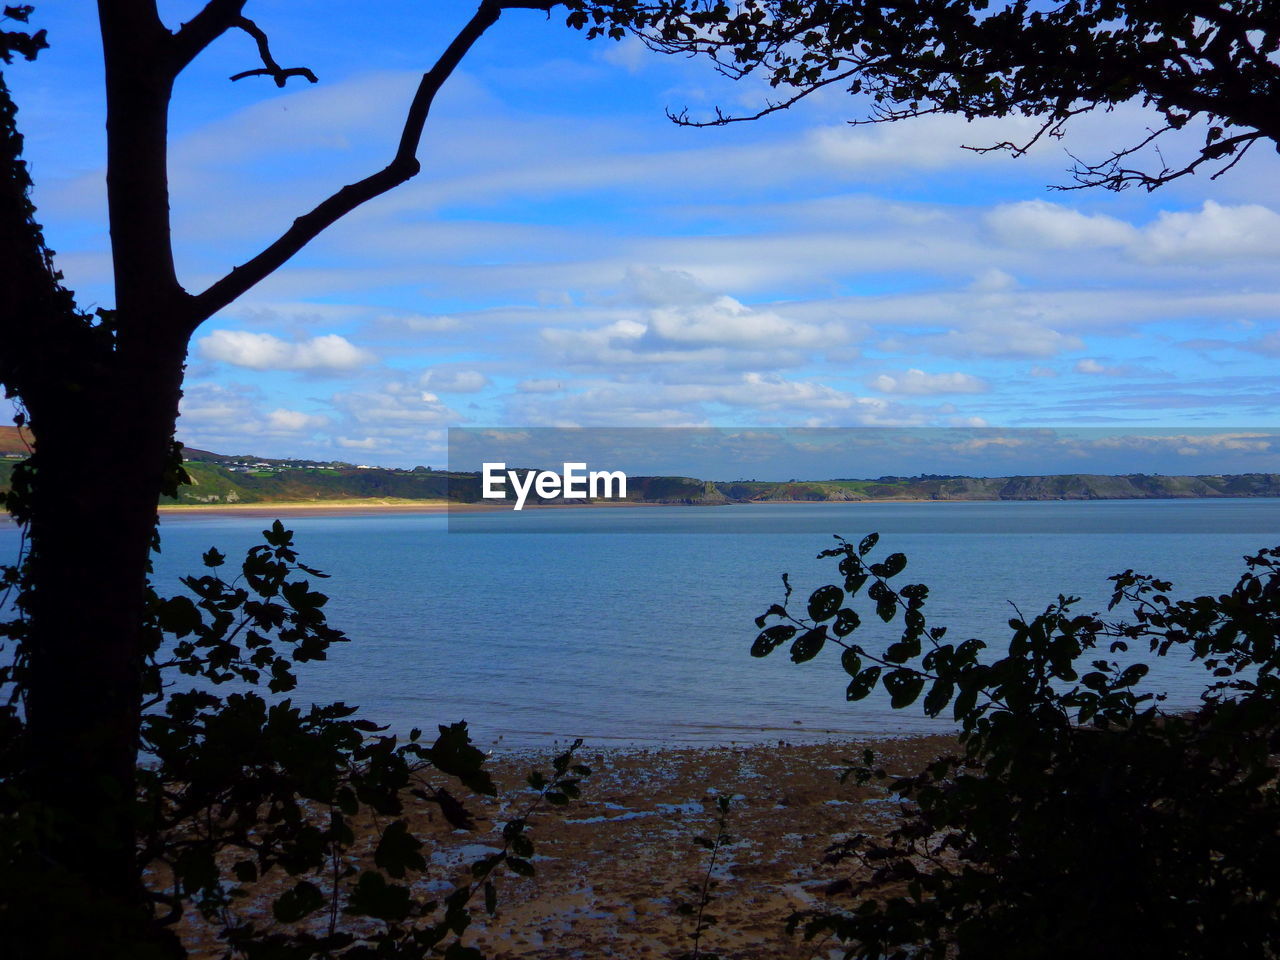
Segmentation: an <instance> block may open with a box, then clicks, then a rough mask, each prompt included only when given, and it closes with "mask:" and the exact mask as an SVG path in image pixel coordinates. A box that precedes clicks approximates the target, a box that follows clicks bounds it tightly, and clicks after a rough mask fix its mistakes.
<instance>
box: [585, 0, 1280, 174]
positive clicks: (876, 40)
mask: <svg viewBox="0 0 1280 960" xmlns="http://www.w3.org/2000/svg"><path fill="white" fill-rule="evenodd" d="M583 18H584V22H585V20H586V15H585V14H583ZM595 19H596V21H597V22H596V23H595V24H594V25H593V26H592V27H591V28H590V33H591V34H593V35H600V34H602V33H607V34H611V35H616V34H617V33H619V32H628V31H629V32H631V33H633V34H635V35H636V36H638V37H639V38H640V39H641V40H643V41H644V42H645V43H646V44H647V45H649V46H650V47H651V48H653V49H655V50H662V51H665V52H668V53H685V54H693V55H701V56H705V57H708V58H710V60H711V62H712V63H713V64H714V65H715V67H716V69H718V70H719V71H720V72H721V73H723V74H725V75H727V76H729V77H733V78H738V79H741V78H745V77H748V76H758V77H761V78H763V79H764V80H765V81H766V82H767V83H768V84H769V86H770V87H771V88H773V89H774V90H777V91H778V92H779V96H778V97H777V98H776V99H771V100H767V101H766V102H765V103H764V104H763V105H762V106H761V107H760V108H759V109H757V110H755V111H751V112H748V113H745V114H742V115H730V114H725V113H722V112H720V111H719V110H717V111H716V113H715V115H714V117H711V118H709V119H705V120H699V119H693V118H690V116H689V114H688V113H687V112H686V111H682V112H680V113H678V114H675V115H674V117H675V119H676V120H677V121H678V122H681V123H691V124H694V125H717V124H724V123H732V122H736V121H739V120H751V119H755V118H758V117H761V116H764V115H765V114H769V113H773V112H775V111H777V110H783V109H786V108H787V107H789V106H791V105H792V104H794V103H796V102H797V101H799V100H802V99H804V98H805V97H808V96H810V95H811V94H813V93H815V92H817V91H819V90H823V89H825V88H827V87H836V88H844V89H846V90H847V91H848V92H849V93H852V94H863V95H866V96H867V97H868V98H869V103H868V107H867V112H866V115H865V116H864V117H862V118H861V119H858V120H854V121H853V122H854V123H878V122H884V121H892V120H902V119H906V118H909V117H918V116H921V115H925V114H936V113H949V114H960V115H962V116H964V117H966V118H967V119H970V120H973V119H975V118H979V117H1006V116H1010V115H1014V114H1024V115H1027V116H1030V117H1032V118H1035V120H1036V121H1037V123H1038V126H1037V129H1036V132H1035V133H1034V134H1033V135H1032V136H1030V137H1028V138H1027V139H1025V140H1022V141H1019V142H1013V141H1009V142H1003V143H998V144H993V145H989V146H985V147H977V148H974V149H978V150H980V151H986V150H1008V151H1011V152H1012V153H1014V154H1015V155H1020V154H1023V153H1025V152H1026V151H1027V150H1028V149H1029V148H1030V147H1031V146H1032V145H1034V144H1035V143H1037V142H1039V141H1040V140H1042V139H1043V138H1044V137H1046V136H1047V137H1060V136H1062V134H1063V131H1064V129H1065V127H1066V126H1067V124H1068V122H1069V121H1070V120H1071V119H1072V118H1074V117H1077V116H1080V115H1081V114H1085V113H1089V112H1091V111H1096V110H1104V111H1105V110H1111V109H1113V108H1114V107H1116V106H1117V105H1119V104H1123V103H1126V102H1129V101H1132V100H1136V101H1140V102H1141V103H1143V104H1144V105H1146V106H1149V107H1151V108H1153V110H1154V112H1155V114H1156V115H1157V116H1158V117H1159V118H1160V123H1159V125H1157V126H1156V127H1155V128H1152V129H1148V130H1146V131H1145V132H1144V133H1143V135H1142V136H1141V137H1140V138H1138V139H1137V140H1136V141H1135V142H1133V143H1130V144H1128V145H1126V146H1123V147H1121V148H1119V149H1117V150H1115V151H1114V152H1113V153H1111V154H1110V155H1109V156H1106V157H1103V158H1102V159H1093V160H1089V159H1078V160H1077V161H1076V164H1075V167H1074V169H1073V171H1072V173H1073V175H1074V178H1075V183H1074V185H1073V187H1071V188H1069V189H1074V188H1078V187H1086V186H1103V187H1107V188H1109V189H1113V190H1121V189H1124V188H1125V187H1128V186H1131V185H1134V184H1137V185H1139V186H1142V187H1145V188H1146V189H1148V190H1152V189H1155V188H1156V187H1159V186H1161V185H1162V184H1165V183H1168V182H1169V181H1171V180H1175V179H1177V178H1179V177H1183V176H1186V175H1188V174H1192V173H1195V172H1197V171H1199V170H1200V169H1202V168H1205V169H1215V168H1216V172H1214V174H1213V176H1214V177H1218V176H1220V175H1221V174H1223V173H1225V172H1226V171H1227V170H1229V169H1230V168H1231V167H1233V166H1235V165H1236V164H1237V163H1239V161H1240V159H1241V158H1242V157H1243V156H1244V155H1245V154H1246V153H1247V152H1248V150H1249V149H1250V148H1251V147H1252V146H1253V145H1254V144H1256V143H1258V142H1259V141H1262V142H1264V143H1265V142H1267V141H1270V142H1271V143H1273V144H1275V143H1276V142H1278V141H1280V120H1277V118H1276V113H1275V109H1274V103H1275V100H1276V97H1277V95H1280V59H1278V58H1277V56H1276V54H1277V51H1280V3H1278V2H1276V0H1204V2H1202V0H1181V2H1170V0H1068V2H1063V3H1056V4H1036V3H1032V2H1030V0H1011V2H1005V3H998V4H994V5H993V4H991V3H990V2H989V0H906V2H903V3H891V4H884V3H879V2H875V0H743V2H741V3H735V4H732V5H731V4H727V3H725V2H723V0H674V2H662V3H640V2H625V3H620V4H617V5H615V7H614V8H613V9H612V10H611V11H608V15H607V16H606V15H605V12H604V11H600V12H597V14H596V18H595ZM1179 131H1181V132H1182V134H1181V137H1176V138H1173V139H1178V140H1180V141H1181V142H1182V143H1180V144H1179V145H1183V144H1185V143H1186V142H1188V141H1191V140H1198V144H1196V143H1193V144H1192V146H1191V148H1190V150H1189V151H1188V153H1187V154H1186V155H1185V156H1182V157H1181V158H1179V159H1176V160H1171V161H1166V159H1165V157H1164V155H1163V154H1161V153H1160V151H1159V150H1158V149H1152V150H1150V151H1147V149H1146V148H1148V147H1154V146H1156V145H1157V141H1161V142H1163V141H1164V140H1166V139H1170V138H1169V137H1168V135H1170V134H1177V133H1178V132H1179ZM1144 151H1146V154H1147V155H1146V156H1145V157H1144V156H1142V154H1143V153H1144ZM1138 162H1141V163H1142V164H1143V166H1144V167H1145V169H1143V168H1140V167H1137V166H1134V165H1133V164H1134V163H1138ZM1147 163H1155V164H1156V165H1155V166H1153V167H1152V166H1146V164H1147Z"/></svg>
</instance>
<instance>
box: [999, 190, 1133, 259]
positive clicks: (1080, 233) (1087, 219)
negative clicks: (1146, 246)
mask: <svg viewBox="0 0 1280 960" xmlns="http://www.w3.org/2000/svg"><path fill="white" fill-rule="evenodd" d="M987 224H988V225H989V226H990V227H991V228H992V229H993V230H994V231H995V233H996V235H997V236H998V237H999V238H1000V239H1001V240H1002V241H1003V242H1005V243H1007V244H1009V245H1010V246H1030V247H1037V248H1040V249H1050V250H1069V249H1076V248H1082V247H1124V246H1127V245H1129V244H1130V243H1132V242H1133V241H1134V240H1135V239H1136V238H1137V236H1138V231H1137V230H1136V229H1135V228H1134V227H1133V226H1132V225H1131V224H1128V223H1125V222H1124V221H1123V220H1117V219H1116V218H1115V217H1108V216H1106V215H1105V214H1092V215H1090V214H1084V213H1080V212H1079V211H1078V210H1072V209H1071V208H1070V207H1064V206H1062V205H1060V204H1057V203H1049V202H1048V201H1046V200H1024V201H1022V202H1021V203H1006V204H1001V205H1000V206H998V207H996V208H995V209H994V210H992V211H991V212H990V213H989V214H987Z"/></svg>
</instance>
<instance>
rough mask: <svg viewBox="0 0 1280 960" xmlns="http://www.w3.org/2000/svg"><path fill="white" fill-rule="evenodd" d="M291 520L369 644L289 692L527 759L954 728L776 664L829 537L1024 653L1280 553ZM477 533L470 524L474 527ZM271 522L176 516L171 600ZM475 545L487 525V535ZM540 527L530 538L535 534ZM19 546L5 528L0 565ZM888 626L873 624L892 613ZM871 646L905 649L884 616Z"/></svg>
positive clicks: (1087, 512)
mask: <svg viewBox="0 0 1280 960" xmlns="http://www.w3.org/2000/svg"><path fill="white" fill-rule="evenodd" d="M470 517H471V518H474V519H469V518H468V517H459V516H458V515H456V514H455V515H454V516H453V517H452V518H451V519H449V520H446V518H445V517H443V516H440V515H430V514H404V515H399V514H384V515H377V516H351V517H333V516H326V517H313V516H297V517H287V518H285V524H286V526H287V527H289V528H290V529H293V530H294V531H295V532H296V538H297V543H298V547H299V549H300V552H301V556H302V559H303V561H304V562H306V563H307V564H308V565H311V566H315V567H319V568H320V569H322V570H324V571H326V572H327V573H330V574H331V575H332V578H331V579H328V580H324V581H320V582H319V583H317V584H316V587H317V588H318V589H320V590H322V591H323V592H325V593H327V594H329V595H330V597H331V600H330V603H329V605H328V607H327V608H326V610H327V612H328V615H329V618H330V621H331V622H332V623H334V624H335V625H336V626H338V627H340V628H341V629H343V630H345V631H346V632H347V633H348V634H349V635H350V636H351V638H352V642H351V643H350V644H345V645H341V646H339V647H337V648H334V649H333V650H332V651H331V654H330V659H329V661H328V663H321V664H309V665H304V666H303V668H302V672H301V678H302V682H301V684H300V687H299V689H298V690H297V691H294V692H293V694H292V696H293V697H294V699H295V700H298V701H302V702H312V701H314V702H327V701H332V700H343V701H346V702H348V703H353V704H359V705H360V706H361V707H362V708H363V713H364V715H366V716H368V717H369V718H371V719H374V720H377V721H379V722H382V723H386V724H389V725H390V727H391V729H392V730H394V731H396V732H404V731H407V730H408V729H409V728H410V727H413V726H421V727H423V728H424V729H427V730H432V729H433V728H434V726H433V725H434V724H437V723H449V722H453V721H456V720H460V719H465V720H467V721H468V722H469V724H470V725H471V727H472V729H473V734H474V736H475V738H476V740H477V742H479V743H481V744H482V745H485V746H493V747H495V748H498V749H505V748H525V747H533V746H545V745H550V744H552V743H553V742H564V741H565V740H567V739H572V738H574V737H579V736H580V737H583V738H585V739H586V740H587V741H588V742H590V743H592V744H594V745H597V746H605V745H623V744H632V745H675V744H730V743H760V742H776V741H778V740H784V741H787V742H792V743H798V742H806V741H810V740H815V739H825V738H829V737H832V736H886V735H900V734H907V733H916V732H926V731H938V730H943V729H946V728H947V724H946V723H945V722H943V721H931V720H928V719H927V718H925V717H923V716H922V715H921V714H920V711H919V708H918V707H915V708H911V709H908V710H903V711H894V710H892V709H890V708H889V705H888V703H887V701H885V700H883V699H880V698H878V697H876V698H873V699H871V700H869V701H865V702H862V703H857V704H849V703H846V702H845V698H844V687H845V683H846V682H847V678H846V677H845V676H844V674H843V671H841V669H840V667H839V663H838V662H837V658H836V657H835V656H834V654H830V655H823V656H820V657H819V658H818V659H816V660H815V661H812V662H810V663H806V664H803V665H795V664H792V663H791V662H790V661H789V660H788V658H787V656H786V651H785V650H780V651H778V652H777V653H775V654H774V655H773V656H772V657H770V658H768V659H765V660H757V659H754V658H752V657H751V656H749V654H748V652H747V651H748V648H749V646H750V643H751V640H752V639H753V638H754V636H755V633H756V632H757V631H756V628H755V626H754V623H753V622H752V621H753V619H754V618H755V616H757V615H758V614H759V613H761V612H763V611H764V609H765V608H766V607H767V606H768V605H769V604H770V603H773V602H776V601H781V599H782V586H781V582H780V579H779V575H780V574H781V573H782V572H784V571H786V572H788V573H789V574H790V575H791V579H792V582H793V584H795V587H796V590H797V594H798V595H799V596H800V597H801V598H803V597H804V596H807V593H808V591H810V590H812V589H813V588H815V587H817V586H820V585H822V584H824V583H827V582H831V581H834V580H837V579H838V578H837V577H836V575H835V571H834V564H833V562H832V561H831V560H823V561H819V560H817V559H815V554H816V553H817V552H818V551H819V550H821V549H823V548H824V547H827V546H829V545H831V544H832V542H833V541H832V539H831V535H832V534H833V533H839V534H842V535H844V536H846V537H848V538H850V539H855V540H856V539H858V538H860V537H862V536H863V535H864V534H866V533H869V532H872V531H878V532H879V533H880V534H881V543H880V547H879V548H878V551H877V555H880V556H882V555H883V554H884V553H888V552H903V553H905V554H906V555H907V557H908V559H909V566H908V568H907V570H906V572H905V573H903V574H902V575H901V576H900V577H899V578H898V580H897V581H895V582H896V583H899V584H901V583H907V582H922V583H926V584H928V585H929V586H930V588H931V594H930V599H929V602H928V604H927V606H926V612H927V613H928V616H929V620H930V623H931V624H932V625H946V626H948V628H949V635H948V638H949V639H952V638H956V639H963V638H967V637H970V636H975V637H978V638H980V639H983V640H984V641H986V642H987V643H989V644H991V645H992V646H996V647H998V646H999V645H1001V644H1003V643H1005V642H1007V638H1008V634H1009V629H1008V627H1007V626H1006V621H1007V620H1008V618H1009V617H1010V616H1013V615H1014V614H1015V605H1016V608H1017V609H1020V610H1021V611H1022V613H1023V614H1025V615H1027V616H1031V615H1033V614H1034V613H1037V612H1039V611H1040V610H1041V609H1043V608H1044V607H1045V606H1046V605H1047V604H1048V603H1050V602H1052V601H1053V600H1054V598H1056V596H1057V595H1058V594H1059V593H1068V594H1074V595H1078V596H1080V597H1082V598H1083V599H1082V601H1081V602H1080V603H1079V604H1078V606H1077V609H1078V610H1079V611H1080V612H1092V611H1095V610H1101V609H1103V608H1105V605H1106V601H1107V598H1108V597H1109V595H1110V590H1109V586H1110V585H1109V584H1108V582H1107V579H1106V578H1107V577H1108V576H1109V575H1111V574H1114V573H1117V572H1120V571H1122V570H1125V569H1127V568H1134V569H1136V570H1139V571H1140V572H1149V573H1154V574H1158V575H1160V576H1162V577H1165V578H1168V579H1172V580H1173V581H1174V584H1175V589H1174V595H1175V596H1184V595H1197V594H1201V593H1206V592H1220V591H1222V590H1225V589H1228V588H1229V587H1230V586H1231V584H1233V583H1234V582H1235V580H1236V579H1237V578H1238V576H1239V574H1240V572H1241V571H1242V570H1243V564H1242V562H1241V558H1242V557H1243V556H1244V555H1246V554H1249V553H1253V552H1256V551H1257V550H1258V549H1260V548H1262V547H1266V546H1275V545H1277V544H1280V501H1277V500H1263V499H1249V500H1177V501H1085V502H1031V503H1007V502H999V503H870V504H868V503H848V504H841V503H820V504H754V505H747V506H732V507H685V506H681V507H651V506H650V507H634V508H628V507H617V508H608V509H590V508H587V509H573V510H540V511H528V512H526V514H525V515H523V516H520V517H519V518H515V517H512V516H510V515H507V514H505V513H504V514H474V515H470ZM467 523H471V524H472V526H471V527H467V526H466V524H467ZM266 525H267V523H266V522H265V521H264V520H262V519H260V518H245V517H233V516H226V515H216V514H210V515H209V516H197V517H188V516H182V517H168V518H166V519H165V520H164V521H163V523H162V541H163V551H162V553H161V555H160V556H159V558H158V559H157V564H156V579H157V583H158V586H159V587H160V589H161V590H162V591H168V592H178V591H180V590H181V587H180V586H179V584H178V579H179V577H181V576H182V575H183V574H185V573H190V572H196V571H198V570H199V569H200V555H201V553H203V552H204V551H205V550H207V549H208V548H209V547H211V546H217V547H218V548H219V549H220V550H222V551H223V552H225V553H227V554H228V556H229V557H230V558H231V560H232V561H234V560H235V559H236V556H237V554H240V555H242V554H243V552H244V550H245V549H246V548H247V547H249V546H250V545H252V544H253V543H256V542H258V540H259V537H260V531H261V530H262V529H263V527H264V526H266ZM466 530H485V531H486V532H487V535H482V536H470V535H467V532H465V531H466ZM535 530H536V531H537V532H533V531H535ZM16 550H17V531H16V530H15V529H14V528H13V527H12V526H11V525H9V526H0V559H6V560H7V559H11V558H12V557H13V555H14V554H15V553H16ZM872 619H874V618H872ZM864 631H865V633H866V636H865V637H864V638H863V640H864V642H868V643H870V642H874V640H876V639H888V637H889V636H890V633H891V629H890V627H886V626H882V625H880V624H879V623H868V625H867V626H866V627H865V628H864ZM1203 676H1204V674H1203V670H1202V668H1200V667H1199V666H1196V665H1189V664H1187V663H1185V662H1182V661H1168V662H1160V663H1158V665H1157V666H1156V669H1154V670H1153V672H1152V675H1151V677H1150V686H1151V687H1152V688H1153V689H1157V690H1167V691H1168V692H1169V694H1170V703H1171V705H1173V706H1177V705H1180V704H1181V705H1189V704H1191V703H1193V702H1194V700H1195V698H1196V697H1197V695H1198V693H1199V690H1200V689H1201V687H1202V685H1203Z"/></svg>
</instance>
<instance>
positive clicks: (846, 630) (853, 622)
mask: <svg viewBox="0 0 1280 960" xmlns="http://www.w3.org/2000/svg"><path fill="white" fill-rule="evenodd" d="M860 626H862V618H861V617H859V616H858V615H857V614H856V613H855V612H854V611H852V610H850V609H849V608H848V607H843V608H842V609H840V610H837V611H836V622H835V623H834V624H833V625H832V627H831V632H832V633H834V634H835V635H836V636H837V637H847V636H848V635H849V634H851V633H853V631H855V630H857V629H858V627H860Z"/></svg>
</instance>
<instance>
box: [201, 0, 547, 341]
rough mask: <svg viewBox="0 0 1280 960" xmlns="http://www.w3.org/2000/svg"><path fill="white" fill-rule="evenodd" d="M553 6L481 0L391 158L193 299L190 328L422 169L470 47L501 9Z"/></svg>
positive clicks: (423, 88) (541, 1) (418, 100)
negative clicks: (439, 108) (427, 141)
mask: <svg viewBox="0 0 1280 960" xmlns="http://www.w3.org/2000/svg"><path fill="white" fill-rule="evenodd" d="M553 6H555V3H554V2H550V0H483V2H482V3H481V4H480V7H479V8H478V9H477V10H476V13H475V15H474V16H473V17H472V18H471V20H470V21H468V22H467V24H466V26H464V27H463V28H462V29H461V30H460V31H459V32H458V34H457V36H455V37H454V38H453V40H452V42H451V43H450V44H449V46H448V47H447V48H446V49H445V51H444V53H443V54H441V55H440V58H439V59H438V60H437V61H436V63H435V66H433V67H432V68H431V69H430V70H429V71H427V72H426V73H424V74H423V75H422V80H421V82H419V84H418V89H417V92H416V93H415V94H414V96H413V101H412V102H411V103H410V104H409V110H408V112H407V114H406V116H405V121H404V129H403V130H402V132H401V134H400V143H399V145H398V146H397V148H396V153H395V156H394V157H392V159H391V162H390V163H388V164H387V165H386V166H385V167H383V168H382V169H381V170H378V171H377V172H375V173H372V174H370V175H369V176H367V177H365V178H364V179H363V180H358V181H356V182H355V183H351V184H347V185H346V186H344V187H342V188H341V189H340V190H338V191H337V192H335V193H334V194H332V195H331V196H329V197H328V198H326V199H325V200H322V201H321V202H320V203H319V204H318V205H317V206H315V207H314V208H313V209H312V210H310V211H309V212H308V213H304V214H303V215H302V216H300V217H298V219H296V220H294V221H293V225H292V226H291V227H289V229H288V230H286V231H285V232H284V233H283V234H281V235H280V237H279V238H278V239H277V240H275V241H274V242H273V243H271V244H270V245H268V246H267V247H266V248H265V249H263V250H262V252H260V253H259V254H258V255H257V256H255V257H253V258H252V259H250V260H248V261H247V262H245V263H243V264H241V265H240V266H238V267H233V268H232V269H231V272H230V273H228V274H227V275H226V276H225V277H223V278H222V279H221V280H218V281H217V282H215V283H214V284H213V285H212V286H210V287H209V288H208V289H207V290H205V291H204V292H203V293H201V294H199V295H197V296H196V297H194V298H192V302H191V305H192V307H193V308H194V309H193V314H192V319H191V320H190V321H189V326H190V329H191V330H194V329H195V328H196V327H197V326H199V325H200V324H201V323H202V322H203V321H205V320H207V319H208V318H209V317H210V316H212V315H213V314H214V313H216V312H217V311H219V310H221V309H222V308H223V307H225V306H226V305H227V304H229V303H231V302H232V301H233V300H235V299H236V298H237V297H239V296H240V295H241V294H243V293H244V292H245V291H247V290H249V289H251V288H252V287H253V286H254V285H256V284H257V283H259V282H260V281H261V280H263V279H264V278H266V277H268V276H270V275H271V274H272V273H273V272H274V271H275V270H276V269H277V268H279V267H280V266H281V264H283V263H285V262H286V261H287V260H289V259H290V258H291V257H292V256H293V255H294V254H296V253H297V252H298V251H299V250H301V249H302V248H303V247H305V246H306V245H307V244H308V243H310V242H311V241H312V240H314V239H315V238H316V237H317V236H319V235H320V234H321V233H322V232H323V231H325V230H326V229H328V228H329V227H330V226H332V225H333V224H334V223H336V222H337V221H338V220H340V219H341V218H342V217H344V216H346V215H347V214H348V213H350V212H351V211H352V210H355V209H356V208H357V207H359V206H360V205H361V204H364V203H367V202H368V201H369V200H372V199H373V198H374V197H377V196H380V195H381V194H384V193H386V192H387V191H388V190H391V189H392V188H394V187H397V186H399V185H400V184H402V183H404V182H405V181H407V180H409V179H410V178H412V177H413V176H415V175H416V174H417V173H418V171H419V170H420V169H421V165H420V164H419V163H418V159H417V152H418V145H419V143H420V142H421V140H422V131H423V127H424V126H425V124H426V122H427V114H428V113H429V112H430V110H431V105H432V103H433V101H434V100H435V96H436V94H437V93H438V92H439V91H440V88H441V87H442V86H443V85H444V82H445V81H446V80H448V79H449V77H450V75H451V74H452V73H453V71H454V69H455V68H456V67H457V66H458V63H459V62H460V61H461V60H462V58H463V57H464V56H465V55H466V54H467V51H469V50H470V49H471V47H472V46H473V45H474V44H475V42H476V41H477V40H479V39H480V37H481V36H482V35H483V34H484V32H485V31H486V30H488V29H489V28H490V27H491V26H493V25H494V24H495V23H497V21H498V17H499V16H500V15H501V14H502V11H503V10H512V9H523V10H550V9H551V7H553Z"/></svg>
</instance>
